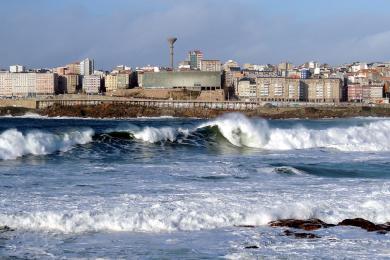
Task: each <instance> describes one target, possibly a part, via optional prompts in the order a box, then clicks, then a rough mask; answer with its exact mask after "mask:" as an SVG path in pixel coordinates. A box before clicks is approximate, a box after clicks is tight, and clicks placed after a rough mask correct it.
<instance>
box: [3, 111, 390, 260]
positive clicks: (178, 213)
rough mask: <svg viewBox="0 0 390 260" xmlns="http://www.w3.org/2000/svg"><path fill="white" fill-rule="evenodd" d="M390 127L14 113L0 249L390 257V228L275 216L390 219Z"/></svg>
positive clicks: (94, 254) (356, 122)
mask: <svg viewBox="0 0 390 260" xmlns="http://www.w3.org/2000/svg"><path fill="white" fill-rule="evenodd" d="M389 128H390V120H389V119H386V118H350V119H327V120H265V119H260V118H247V117H245V116H243V115H241V114H227V115H224V116H222V117H219V118H216V119H210V120H202V119H194V118H190V119H186V118H138V119H121V120H119V119H115V120H93V119H88V120H82V119H77V118H54V119H52V118H47V117H40V116H35V115H34V116H32V115H27V116H25V117H14V118H13V117H3V118H0V258H2V257H4V258H7V257H14V258H38V259H53V258H54V259H56V258H63V259H67V258H70V259H73V258H83V259H84V258H106V259H117V258H125V259H129V258H135V259H144V258H146V259H159V258H168V259H183V258H184V259H185V258H191V259H194V258H205V259H215V258H225V259H256V258H259V257H260V258H261V257H265V258H288V259H314V258H326V259H329V258H344V257H345V256H346V255H348V257H350V258H351V259H355V258H363V259H364V258H376V259H381V258H382V259H386V258H388V257H389V256H390V255H389V254H390V252H389V251H388V248H390V239H389V234H385V235H383V234H377V233H369V232H367V231H365V230H361V229H359V228H351V227H346V228H341V227H336V228H329V229H326V230H318V231H315V234H317V235H318V236H320V237H321V238H319V239H314V240H309V239H295V238H293V237H286V236H284V235H283V231H284V229H283V228H272V227H270V226H269V225H268V223H269V222H270V221H273V220H278V219H286V218H293V219H309V218H319V219H321V220H323V221H325V222H327V223H332V224H337V223H338V222H340V221H342V220H344V219H346V218H357V217H360V218H364V219H367V220H369V221H372V222H374V223H378V224H380V223H386V222H390V209H389V207H388V202H389V201H390V164H389V157H390V144H389V143H388V142H387V135H388V129H389ZM3 226H8V227H10V228H11V229H12V230H13V231H10V232H3V231H1V227H3ZM249 227H252V228H249ZM367 244H369V245H370V246H369V247H367ZM248 246H249V247H253V246H255V247H254V248H253V249H246V247H248Z"/></svg>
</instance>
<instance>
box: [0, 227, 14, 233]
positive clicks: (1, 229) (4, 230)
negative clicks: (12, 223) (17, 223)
mask: <svg viewBox="0 0 390 260" xmlns="http://www.w3.org/2000/svg"><path fill="white" fill-rule="evenodd" d="M11 231H15V229H12V228H10V227H9V226H0V233H5V232H11Z"/></svg>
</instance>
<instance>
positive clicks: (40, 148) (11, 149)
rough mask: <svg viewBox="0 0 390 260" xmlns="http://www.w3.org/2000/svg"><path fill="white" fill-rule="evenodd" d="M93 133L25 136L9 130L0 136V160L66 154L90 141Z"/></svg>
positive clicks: (38, 133) (74, 132) (76, 132)
mask: <svg viewBox="0 0 390 260" xmlns="http://www.w3.org/2000/svg"><path fill="white" fill-rule="evenodd" d="M93 134H94V131H93V130H92V129H87V130H83V131H70V132H66V133H63V134H61V135H57V134H52V133H45V132H41V131H31V132H28V133H26V134H24V133H22V132H20V131H18V130H16V129H9V130H6V131H5V132H3V133H1V134H0V159H1V160H11V159H16V158H18V157H21V156H24V155H28V154H32V155H46V154H51V153H54V152H56V151H61V152H66V151H68V150H70V149H71V148H72V147H74V146H75V145H77V144H86V143H89V142H91V141H92V136H93Z"/></svg>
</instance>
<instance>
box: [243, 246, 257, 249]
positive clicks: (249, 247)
mask: <svg viewBox="0 0 390 260" xmlns="http://www.w3.org/2000/svg"><path fill="white" fill-rule="evenodd" d="M258 248H259V247H258V246H246V247H245V249H258Z"/></svg>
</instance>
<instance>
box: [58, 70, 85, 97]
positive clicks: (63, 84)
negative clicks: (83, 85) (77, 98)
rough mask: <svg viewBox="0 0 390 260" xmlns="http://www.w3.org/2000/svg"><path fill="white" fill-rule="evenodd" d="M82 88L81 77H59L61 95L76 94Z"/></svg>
mask: <svg viewBox="0 0 390 260" xmlns="http://www.w3.org/2000/svg"><path fill="white" fill-rule="evenodd" d="M79 88H80V76H79V75H77V74H66V75H61V76H59V77H58V91H56V93H60V94H65V93H67V94H75V93H77V92H78V91H79Z"/></svg>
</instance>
